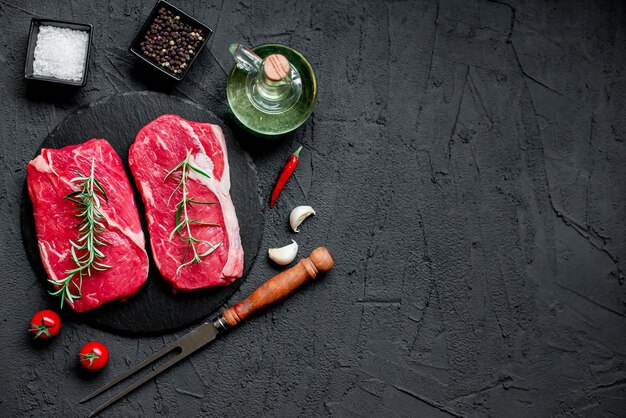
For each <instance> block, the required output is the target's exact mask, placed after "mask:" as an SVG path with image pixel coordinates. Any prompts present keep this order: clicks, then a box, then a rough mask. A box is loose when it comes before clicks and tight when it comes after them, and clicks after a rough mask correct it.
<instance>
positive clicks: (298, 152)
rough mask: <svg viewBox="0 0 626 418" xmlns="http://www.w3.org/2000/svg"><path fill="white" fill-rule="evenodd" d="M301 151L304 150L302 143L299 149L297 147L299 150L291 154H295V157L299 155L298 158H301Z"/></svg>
mask: <svg viewBox="0 0 626 418" xmlns="http://www.w3.org/2000/svg"><path fill="white" fill-rule="evenodd" d="M300 151H302V145H300V146H299V147H298V149H297V150H295V151H294V152H293V154H291V155H293V156H294V157H298V158H300Z"/></svg>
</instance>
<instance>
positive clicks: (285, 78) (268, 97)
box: [226, 44, 317, 136]
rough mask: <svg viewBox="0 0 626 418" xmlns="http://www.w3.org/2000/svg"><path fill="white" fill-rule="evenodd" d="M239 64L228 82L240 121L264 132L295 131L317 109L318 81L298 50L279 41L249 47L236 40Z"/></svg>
mask: <svg viewBox="0 0 626 418" xmlns="http://www.w3.org/2000/svg"><path fill="white" fill-rule="evenodd" d="M229 50H230V52H231V54H232V55H233V57H235V61H236V62H237V64H236V65H235V67H234V68H233V70H232V71H231V73H230V76H229V78H228V83H227V86H226V90H227V96H228V104H229V105H230V108H231V110H232V111H233V113H234V115H235V116H236V117H237V119H238V120H239V122H241V124H243V125H244V126H245V127H246V128H248V129H249V130H251V131H252V132H255V133H257V134H261V135H267V136H273V135H281V134H285V133H287V132H291V131H293V130H294V129H296V128H298V127H299V126H300V125H302V124H303V123H304V122H305V121H306V120H307V119H308V117H309V116H310V115H311V112H313V108H314V107H315V102H316V100H317V81H316V79H315V73H314V72H313V68H312V67H311V64H309V62H308V61H307V60H306V58H304V57H303V56H302V55H301V54H300V53H299V52H298V51H296V50H294V49H291V48H289V47H287V46H284V45H279V44H265V45H259V46H257V47H255V48H252V49H249V48H246V47H244V46H242V45H239V44H232V45H231V46H230V47H229Z"/></svg>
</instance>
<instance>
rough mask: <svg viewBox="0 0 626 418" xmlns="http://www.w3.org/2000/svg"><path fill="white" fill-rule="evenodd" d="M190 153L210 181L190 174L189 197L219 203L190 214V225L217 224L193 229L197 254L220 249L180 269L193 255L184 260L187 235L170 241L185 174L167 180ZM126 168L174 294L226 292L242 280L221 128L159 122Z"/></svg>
mask: <svg viewBox="0 0 626 418" xmlns="http://www.w3.org/2000/svg"><path fill="white" fill-rule="evenodd" d="M188 152H190V155H191V157H190V163H191V164H192V165H193V166H194V167H196V168H198V169H200V170H202V171H203V172H204V173H206V174H208V175H209V177H210V178H207V177H205V176H203V175H201V174H198V173H197V172H195V171H193V170H191V171H190V174H189V178H188V180H187V195H188V196H189V197H193V199H195V200H198V201H204V202H216V204H210V205H206V204H193V205H192V206H191V207H188V208H187V209H188V218H189V219H195V220H198V221H201V222H205V223H211V224H217V226H215V225H213V226H207V225H199V224H191V225H190V228H191V233H192V236H193V237H194V238H196V239H198V240H200V241H201V242H198V243H197V244H196V248H197V252H198V253H204V252H206V251H207V250H209V249H210V248H212V247H213V246H215V245H218V244H219V246H218V247H217V248H216V249H215V250H214V251H213V252H212V253H210V254H209V255H207V256H205V257H203V258H202V261H201V262H195V263H193V264H190V265H187V266H184V267H182V268H180V269H179V267H180V266H181V264H182V263H183V258H184V259H185V262H187V261H189V260H190V259H191V256H192V250H191V249H190V250H189V251H188V252H187V253H186V254H185V248H186V247H187V243H186V241H184V239H185V237H186V236H187V235H188V234H187V230H186V229H184V230H183V234H185V235H181V234H178V233H175V234H174V235H173V236H172V237H171V239H170V235H171V232H172V231H173V230H174V228H175V227H176V205H177V203H178V202H180V201H181V198H182V190H181V189H180V188H179V189H178V190H175V188H176V187H177V185H178V183H179V182H180V180H181V178H182V173H181V171H176V172H175V173H174V174H172V175H171V176H170V177H168V178H167V179H165V177H166V175H167V173H168V172H169V171H170V170H172V169H174V168H175V167H176V166H177V165H178V164H179V163H181V162H182V161H183V160H185V158H186V157H187V155H188ZM128 162H129V165H130V169H131V171H132V173H133V176H134V177H135V182H136V183H137V187H138V188H139V191H140V192H141V196H142V199H143V202H144V204H145V207H146V218H147V221H148V232H149V233H150V245H151V247H152V255H153V257H154V261H155V264H156V266H157V267H158V269H159V271H160V272H161V275H162V276H163V277H164V278H165V279H166V280H167V281H168V282H169V283H170V284H171V286H172V287H173V288H174V289H175V290H194V289H200V288H205V287H212V286H226V285H228V284H230V283H232V282H233V281H234V280H235V279H237V278H238V277H241V274H242V272H243V248H242V247H241V239H240V237H239V224H238V221H237V215H236V213H235V207H234V206H233V202H232V200H231V198H230V174H229V168H228V157H227V155H226V142H225V140H224V135H223V134H222V130H221V129H220V127H219V126H216V125H211V124H209V123H200V122H190V121H187V120H185V119H183V118H181V117H180V116H176V115H163V116H160V117H158V118H157V119H155V120H154V121H152V122H150V123H149V124H147V125H146V126H144V127H143V128H142V129H141V130H140V131H139V133H138V134H137V137H136V138H135V142H134V144H133V145H132V146H131V147H130V153H129V157H128ZM170 196H171V199H170ZM220 243H221V244H220Z"/></svg>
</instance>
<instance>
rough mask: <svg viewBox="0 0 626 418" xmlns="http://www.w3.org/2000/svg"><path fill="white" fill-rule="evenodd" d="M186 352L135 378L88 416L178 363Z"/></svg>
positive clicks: (185, 355)
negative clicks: (135, 379)
mask: <svg viewBox="0 0 626 418" xmlns="http://www.w3.org/2000/svg"><path fill="white" fill-rule="evenodd" d="M188 354H189V353H181V354H179V355H177V356H176V357H174V358H172V359H170V361H168V362H167V363H165V364H162V365H161V366H159V367H157V368H156V369H155V370H153V371H152V372H150V373H148V374H147V375H146V376H144V377H142V378H141V379H139V380H137V381H136V382H135V383H133V384H132V385H130V386H129V387H127V388H126V389H124V390H123V391H121V392H120V393H118V394H117V395H115V396H114V397H112V398H111V399H109V400H108V401H106V402H105V403H103V404H102V405H100V406H99V407H97V408H96V409H94V410H93V411H92V412H91V414H89V417H93V416H94V415H96V414H97V413H98V412H100V411H102V410H103V409H105V408H106V407H108V406H109V405H111V404H113V403H115V402H117V401H118V400H120V399H121V398H123V397H124V396H126V395H128V394H129V393H130V392H132V391H133V390H135V389H137V388H138V387H139V386H141V385H143V384H144V383H146V382H147V381H148V380H150V379H152V378H153V377H155V376H156V375H158V374H159V373H162V372H163V371H165V370H166V369H168V368H169V367H171V366H173V365H174V364H176V363H178V362H179V361H180V360H182V359H184V358H185V357H187V355H188Z"/></svg>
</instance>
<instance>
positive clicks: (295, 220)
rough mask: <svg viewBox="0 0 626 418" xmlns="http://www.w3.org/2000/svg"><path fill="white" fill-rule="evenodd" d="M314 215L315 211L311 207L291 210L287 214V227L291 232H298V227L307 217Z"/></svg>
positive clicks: (299, 207)
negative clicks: (288, 226)
mask: <svg viewBox="0 0 626 418" xmlns="http://www.w3.org/2000/svg"><path fill="white" fill-rule="evenodd" d="M311 215H315V211H314V210H313V208H312V207H311V206H298V207H295V208H293V210H292V211H291V213H290V214H289V225H290V226H291V229H292V230H293V232H300V230H299V229H298V227H299V226H300V224H301V223H302V222H303V221H304V220H305V219H306V218H308V217H309V216H311Z"/></svg>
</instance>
